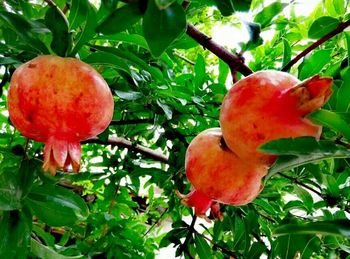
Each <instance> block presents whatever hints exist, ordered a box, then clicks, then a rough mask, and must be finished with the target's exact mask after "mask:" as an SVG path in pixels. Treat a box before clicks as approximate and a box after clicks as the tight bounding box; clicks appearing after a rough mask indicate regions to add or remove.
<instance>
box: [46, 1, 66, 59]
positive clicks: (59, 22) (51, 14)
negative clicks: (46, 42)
mask: <svg viewBox="0 0 350 259" xmlns="http://www.w3.org/2000/svg"><path fill="white" fill-rule="evenodd" d="M45 23H46V25H47V27H48V28H49V29H50V30H51V32H52V42H51V49H52V50H53V51H54V52H55V53H56V54H57V55H59V56H63V57H64V56H66V54H67V52H68V50H69V49H70V47H71V37H70V34H69V31H68V21H67V19H66V16H65V15H64V14H63V13H62V11H61V10H60V9H58V7H57V6H53V7H50V8H49V9H48V10H47V12H46V15H45Z"/></svg>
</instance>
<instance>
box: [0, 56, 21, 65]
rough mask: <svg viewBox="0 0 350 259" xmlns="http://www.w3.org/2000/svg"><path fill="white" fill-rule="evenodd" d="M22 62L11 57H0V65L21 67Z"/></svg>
mask: <svg viewBox="0 0 350 259" xmlns="http://www.w3.org/2000/svg"><path fill="white" fill-rule="evenodd" d="M21 64H22V62H21V61H19V60H17V59H15V58H11V57H0V65H21Z"/></svg>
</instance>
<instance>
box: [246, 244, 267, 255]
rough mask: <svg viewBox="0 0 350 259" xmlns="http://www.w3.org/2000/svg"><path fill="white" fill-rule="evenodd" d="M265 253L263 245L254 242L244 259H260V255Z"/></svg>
mask: <svg viewBox="0 0 350 259" xmlns="http://www.w3.org/2000/svg"><path fill="white" fill-rule="evenodd" d="M265 251H266V246H265V244H263V243H261V242H254V243H253V244H252V246H251V247H250V249H249V252H248V254H247V256H246V258H249V259H259V258H261V255H262V254H263V253H264V252H265Z"/></svg>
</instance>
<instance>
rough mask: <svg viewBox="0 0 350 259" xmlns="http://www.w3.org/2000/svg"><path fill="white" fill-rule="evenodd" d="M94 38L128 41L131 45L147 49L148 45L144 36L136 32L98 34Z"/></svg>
mask: <svg viewBox="0 0 350 259" xmlns="http://www.w3.org/2000/svg"><path fill="white" fill-rule="evenodd" d="M95 39H96V40H108V41H117V42H123V43H130V44H131V45H136V46H140V47H142V48H144V49H147V50H148V45H147V42H146V40H145V38H144V37H143V36H141V35H138V34H127V33H117V34H113V35H107V36H106V35H99V36H97V37H95Z"/></svg>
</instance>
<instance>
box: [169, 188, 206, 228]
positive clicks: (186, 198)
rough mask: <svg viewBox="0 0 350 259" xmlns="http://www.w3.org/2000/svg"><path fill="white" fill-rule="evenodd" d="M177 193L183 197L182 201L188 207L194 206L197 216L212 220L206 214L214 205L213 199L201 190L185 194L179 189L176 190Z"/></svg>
mask: <svg viewBox="0 0 350 259" xmlns="http://www.w3.org/2000/svg"><path fill="white" fill-rule="evenodd" d="M175 192H176V195H177V196H178V197H179V198H180V199H181V203H182V204H183V205H185V206H187V207H194V212H195V214H196V216H197V217H200V218H203V219H205V220H206V221H208V222H210V219H209V218H208V217H207V216H206V212H207V211H208V210H209V208H210V207H211V206H212V205H213V200H212V199H210V198H209V197H208V196H206V195H205V194H203V193H202V192H200V191H197V190H194V189H193V190H192V191H191V192H190V193H189V194H187V195H184V194H182V193H180V192H179V191H178V190H176V191H175Z"/></svg>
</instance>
